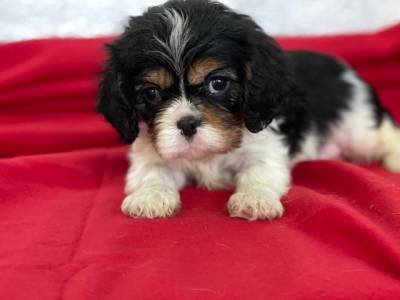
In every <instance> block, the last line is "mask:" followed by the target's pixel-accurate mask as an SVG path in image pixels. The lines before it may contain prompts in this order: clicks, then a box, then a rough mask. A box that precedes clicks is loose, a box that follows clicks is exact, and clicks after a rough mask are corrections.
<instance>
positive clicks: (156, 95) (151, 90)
mask: <svg viewBox="0 0 400 300" xmlns="http://www.w3.org/2000/svg"><path fill="white" fill-rule="evenodd" d="M143 95H144V96H145V97H146V99H147V100H148V101H150V102H152V103H157V102H160V101H161V94H160V90H159V89H158V88H156V87H155V86H151V87H148V88H145V89H144V90H143Z"/></svg>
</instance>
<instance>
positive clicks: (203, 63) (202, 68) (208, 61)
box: [188, 58, 223, 85]
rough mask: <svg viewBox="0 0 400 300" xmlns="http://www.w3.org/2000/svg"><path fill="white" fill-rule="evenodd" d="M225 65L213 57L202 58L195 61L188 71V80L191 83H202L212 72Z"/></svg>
mask: <svg viewBox="0 0 400 300" xmlns="http://www.w3.org/2000/svg"><path fill="white" fill-rule="evenodd" d="M221 67H223V63H222V62H220V61H217V60H215V59H213V58H201V59H199V60H197V61H195V62H194V63H193V65H192V66H191V67H190V69H189V72H188V81H189V84H191V85H197V84H200V83H202V82H203V81H204V79H206V77H207V75H208V74H210V72H212V71H214V70H216V69H219V68H221Z"/></svg>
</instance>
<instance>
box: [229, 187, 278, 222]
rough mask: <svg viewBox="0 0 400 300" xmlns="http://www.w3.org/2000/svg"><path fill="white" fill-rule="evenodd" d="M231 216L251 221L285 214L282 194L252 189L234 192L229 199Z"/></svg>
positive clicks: (270, 218)
mask: <svg viewBox="0 0 400 300" xmlns="http://www.w3.org/2000/svg"><path fill="white" fill-rule="evenodd" d="M227 206H228V211H229V214H230V216H231V217H237V218H244V219H247V220H249V221H254V220H266V219H267V220H272V219H275V218H279V217H281V216H282V214H283V206H282V203H281V202H280V196H279V195H277V193H275V192H273V191H271V190H264V189H251V190H247V191H239V192H236V193H234V194H233V195H232V196H231V197H230V198H229V201H228V205H227Z"/></svg>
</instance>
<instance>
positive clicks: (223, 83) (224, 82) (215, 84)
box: [207, 77, 230, 95]
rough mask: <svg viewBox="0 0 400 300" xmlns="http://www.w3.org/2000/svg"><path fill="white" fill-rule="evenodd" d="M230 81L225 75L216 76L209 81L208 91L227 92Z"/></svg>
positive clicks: (214, 93)
mask: <svg viewBox="0 0 400 300" xmlns="http://www.w3.org/2000/svg"><path fill="white" fill-rule="evenodd" d="M229 85H230V81H229V80H228V79H226V78H224V77H214V78H211V79H210V80H209V81H208V84H207V88H208V91H209V92H210V93H211V94H213V95H216V94H222V93H223V92H226V91H227V90H228V88H229Z"/></svg>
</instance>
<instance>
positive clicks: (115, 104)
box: [97, 60, 139, 143]
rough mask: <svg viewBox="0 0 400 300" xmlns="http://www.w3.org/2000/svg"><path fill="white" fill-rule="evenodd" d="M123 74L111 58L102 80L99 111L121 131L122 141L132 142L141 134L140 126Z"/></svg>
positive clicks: (98, 102) (98, 104)
mask: <svg viewBox="0 0 400 300" xmlns="http://www.w3.org/2000/svg"><path fill="white" fill-rule="evenodd" d="M121 76H122V75H121V74H119V73H118V72H117V70H116V67H115V64H114V63H112V62H111V60H109V61H108V64H107V67H106V70H105V71H104V73H103V78H102V81H101V82H100V87H99V94H98V97H97V98H98V99H97V111H98V112H100V113H101V114H103V115H104V116H105V118H106V119H107V121H109V122H110V123H111V125H112V126H113V127H114V128H115V129H116V130H117V131H118V132H119V134H120V138H121V140H122V141H124V142H126V143H132V142H133V141H134V140H135V139H136V137H137V135H138V134H139V127H138V121H137V117H136V112H135V110H134V109H133V107H132V105H131V104H130V103H129V101H128V100H127V96H129V95H127V91H126V90H125V88H124V84H123V81H122V77H121Z"/></svg>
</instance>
